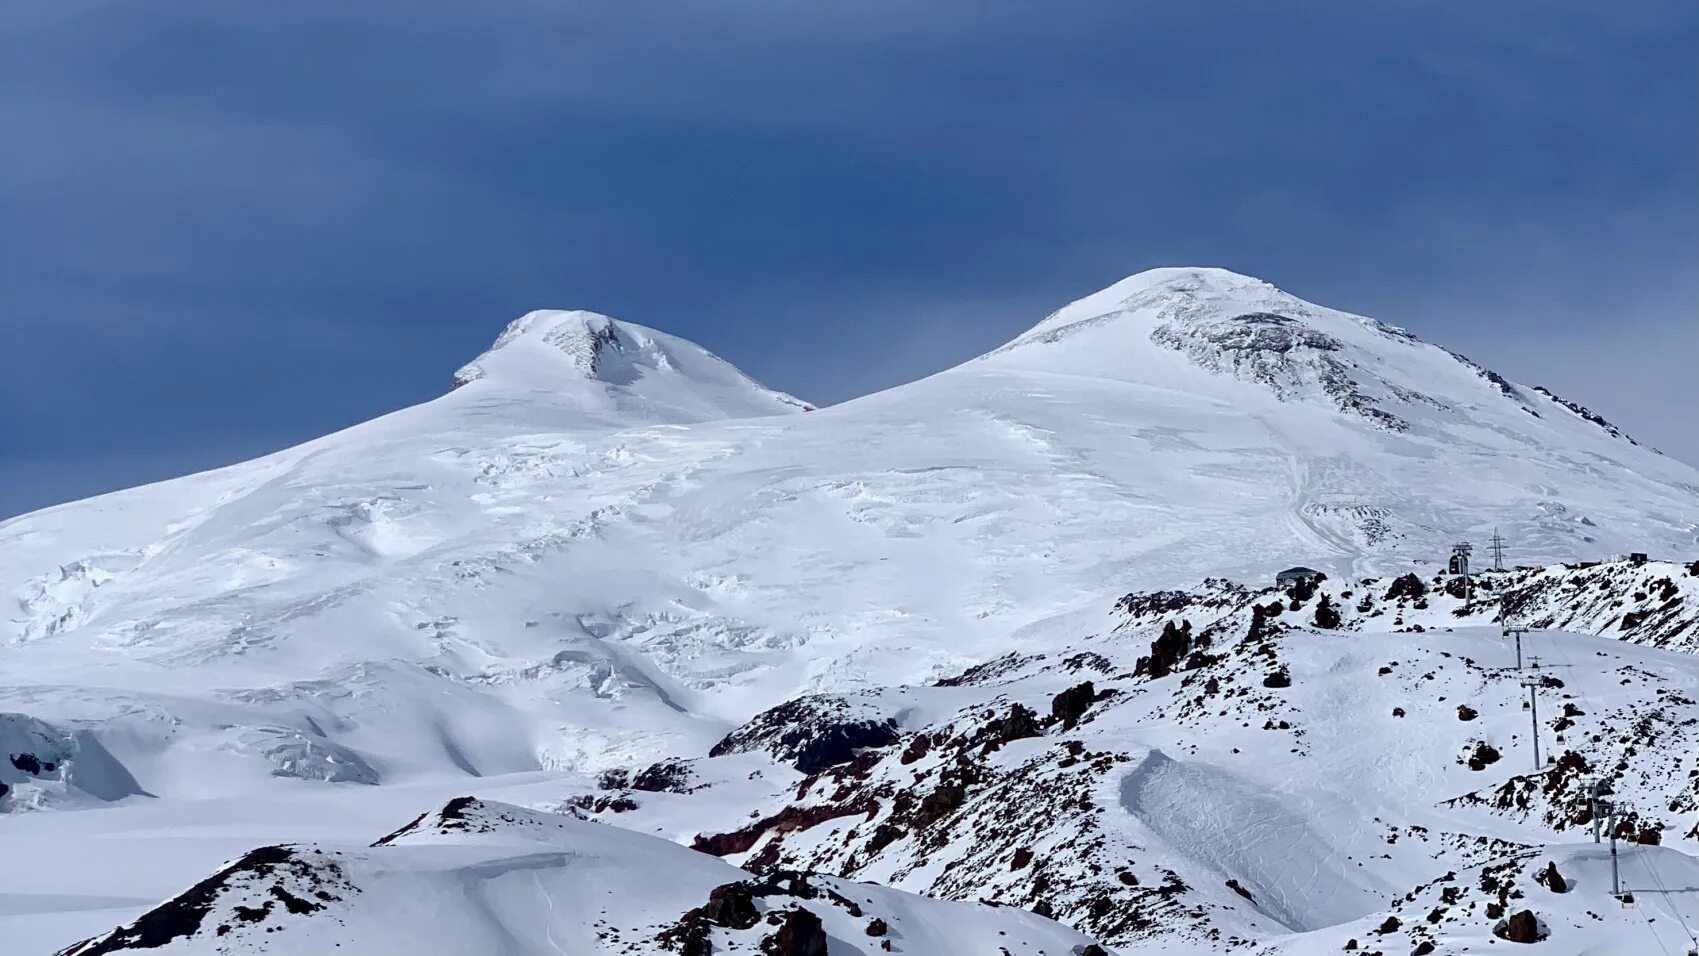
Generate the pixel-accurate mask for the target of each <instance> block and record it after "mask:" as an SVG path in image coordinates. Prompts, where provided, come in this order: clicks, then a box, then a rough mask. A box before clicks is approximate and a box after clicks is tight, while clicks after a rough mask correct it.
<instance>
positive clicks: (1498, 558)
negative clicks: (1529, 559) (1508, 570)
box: [1492, 528, 1504, 571]
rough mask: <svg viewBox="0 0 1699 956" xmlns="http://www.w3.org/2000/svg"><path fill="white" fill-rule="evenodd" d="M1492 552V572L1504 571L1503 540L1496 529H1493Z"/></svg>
mask: <svg viewBox="0 0 1699 956" xmlns="http://www.w3.org/2000/svg"><path fill="white" fill-rule="evenodd" d="M1492 552H1493V570H1494V571H1503V570H1504V539H1503V538H1501V537H1499V534H1498V529H1497V528H1494V529H1493V542H1492Z"/></svg>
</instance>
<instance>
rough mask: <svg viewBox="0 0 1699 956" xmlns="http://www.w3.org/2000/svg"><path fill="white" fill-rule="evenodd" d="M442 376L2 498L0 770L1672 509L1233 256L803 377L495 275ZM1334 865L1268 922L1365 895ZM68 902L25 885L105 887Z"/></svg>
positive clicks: (199, 780) (629, 752) (1434, 557)
mask: <svg viewBox="0 0 1699 956" xmlns="http://www.w3.org/2000/svg"><path fill="white" fill-rule="evenodd" d="M454 382H455V384H456V387H455V388H454V389H453V390H452V391H450V392H449V393H448V394H446V395H444V396H443V397H441V398H439V399H437V400H435V401H432V402H428V403H425V404H423V405H420V406H416V407H414V408H409V409H404V410H402V411H399V412H396V413H394V414H392V415H388V416H384V417H382V418H379V419H376V420H374V421H371V422H367V423H365V424H363V425H359V426H356V427H354V428H351V429H348V430H346V431H343V432H339V433H337V434H334V435H330V436H327V437H325V438H322V439H318V440H316V441H313V442H309V443H307V444H305V445H302V446H299V447H296V448H292V449H288V450H285V451H282V452H279V453H277V454H275V455H270V456H267V457H264V458H260V459H256V460H255V461H252V462H247V463H244V464H240V465H236V466H233V467H230V468H226V469H221V470H219V471H214V472H209V473H206V474H201V475H194V476H189V477H186V478H181V479H177V480H174V481H168V482H162V483H160V484H156V485H151V486H146V487H142V488H137V489H132V490H129V491H125V492H119V493H117V494H113V495H106V496H102V497H100V498H95V499H90V500H89V501H84V502H77V503H73V504H68V505H63V506H60V507H57V508H51V509H47V510H45V511H42V512H38V513H35V514H31V515H25V516H22V517H19V518H15V519H12V520H10V521H6V522H3V523H0V595H9V596H10V598H11V604H10V606H9V607H8V608H7V609H6V610H5V611H4V612H0V712H3V713H4V714H5V716H4V717H3V718H0V719H3V720H4V721H5V724H4V726H6V727H9V728H12V730H10V731H8V732H7V733H8V735H9V736H8V737H7V739H8V740H10V739H11V737H12V736H13V735H18V734H26V735H31V736H30V738H29V739H31V740H38V741H46V742H43V743H32V744H31V745H30V746H32V747H34V748H35V749H38V750H42V751H43V752H44V753H46V752H50V753H52V754H54V755H57V757H58V760H56V761H53V762H54V763H55V769H54V770H53V771H51V772H49V773H46V774H35V773H25V772H23V771H21V770H20V771H18V772H17V773H10V772H8V774H7V775H6V776H4V777H0V784H4V785H5V786H6V787H7V792H6V793H5V794H0V811H17V810H24V809H30V808H52V807H67V808H70V807H86V806H99V807H108V808H112V809H108V810H102V811H101V812H102V813H107V812H111V813H118V814H127V813H130V812H132V810H133V809H134V808H135V807H137V806H139V805H144V804H150V803H160V802H162V803H166V804H171V805H179V806H190V805H205V806H209V807H210V806H220V807H228V806H229V805H230V804H229V803H227V802H225V801H231V800H235V801H243V800H261V799H272V798H273V795H275V794H279V793H295V792H296V789H295V788H297V787H307V788H309V789H312V788H319V789H327V790H328V792H331V793H335V794H346V796H342V797H338V798H337V799H345V800H348V801H368V800H370V801H372V805H374V806H375V805H377V804H378V803H381V802H383V801H384V800H385V799H386V798H382V797H371V796H367V795H365V794H364V793H363V791H388V792H411V791H410V790H409V788H414V787H426V788H431V787H436V786H439V785H447V784H448V783H452V782H458V784H457V786H459V789H465V787H464V784H465V783H466V782H467V781H468V780H469V778H478V779H483V780H494V779H496V778H503V779H508V778H511V775H515V774H519V775H525V774H535V773H539V772H542V773H549V774H556V775H559V776H560V777H561V779H576V778H575V777H574V776H573V775H574V774H596V773H599V772H601V771H604V770H609V769H617V768H628V769H629V768H638V767H641V766H643V765H646V764H647V763H649V762H652V761H655V760H659V759H663V758H669V757H692V756H699V755H702V754H705V753H706V752H707V751H708V750H709V748H710V747H711V746H712V745H713V744H714V743H715V742H716V741H719V740H720V739H721V738H722V737H724V736H725V735H726V734H727V733H728V732H729V731H731V730H733V729H734V728H736V727H738V726H739V725H740V724H742V723H743V722H744V721H746V720H747V719H748V718H749V717H750V716H751V715H753V714H755V713H757V712H759V711H762V710H764V709H766V708H768V707H770V706H772V705H773V704H776V703H778V702H780V701H783V700H786V699H788V698H791V697H794V696H796V695H799V694H806V693H811V692H821V691H830V692H833V693H843V692H845V691H847V690H853V689H855V688H870V689H873V688H886V687H894V686H900V685H914V684H922V685H923V684H927V683H930V682H931V681H933V680H935V679H937V678H940V677H944V676H948V675H951V674H955V673H957V672H959V671H961V670H962V669H963V668H966V667H969V666H971V665H974V664H978V663H981V662H984V661H986V660H990V659H993V658H996V657H998V656H999V655H1002V654H1004V653H1006V652H1008V651H1010V650H1012V649H1017V648H1019V649H1031V648H1035V647H1036V648H1046V647H1053V646H1057V647H1059V646H1065V645H1066V644H1068V643H1070V642H1073V641H1077V640H1079V639H1080V637H1081V635H1082V634H1089V633H1092V632H1093V629H1095V628H1096V627H1097V626H1098V625H1099V624H1100V623H1101V621H1102V614H1103V610H1102V609H1103V602H1104V599H1105V596H1106V595H1113V594H1120V593H1124V592H1126V591H1127V590H1128V589H1140V590H1148V589H1154V588H1165V587H1168V588H1171V587H1180V586H1190V585H1192V584H1194V583H1195V582H1196V581H1198V580H1200V579H1202V578H1205V577H1208V576H1212V575H1226V576H1233V577H1238V578H1241V579H1245V580H1251V581H1258V580H1262V579H1265V578H1266V576H1267V575H1268V574H1269V573H1271V572H1272V571H1273V570H1275V569H1278V568H1281V567H1285V566H1287V565H1290V564H1298V563H1301V564H1306V565H1310V566H1314V567H1317V568H1321V569H1323V570H1326V571H1328V572H1330V573H1332V574H1334V575H1335V576H1336V577H1341V578H1346V577H1348V578H1356V577H1362V576H1368V575H1379V574H1401V573H1404V572H1405V571H1408V570H1411V569H1412V568H1414V569H1416V570H1419V571H1420V572H1421V573H1422V574H1423V575H1424V576H1425V575H1427V574H1428V573H1429V572H1430V571H1431V570H1432V569H1433V568H1434V567H1435V564H1436V562H1437V561H1439V560H1440V559H1441V558H1442V557H1443V555H1444V553H1445V552H1446V550H1447V549H1448V547H1449V545H1450V543H1451V542H1452V541H1454V540H1457V539H1459V538H1470V537H1473V538H1476V539H1479V538H1481V537H1483V536H1484V535H1485V534H1487V533H1489V532H1490V530H1491V529H1493V528H1495V527H1496V528H1499V529H1501V530H1502V531H1503V533H1504V534H1505V535H1506V537H1507V538H1508V539H1509V540H1510V542H1511V548H1512V553H1511V557H1512V560H1513V561H1515V562H1516V563H1528V564H1534V563H1538V564H1545V563H1553V562H1559V561H1574V560H1581V559H1597V558H1602V557H1606V556H1608V555H1611V554H1614V553H1618V552H1627V551H1649V552H1652V553H1653V554H1654V556H1658V557H1668V558H1677V557H1682V556H1684V555H1685V556H1688V557H1689V558H1690V557H1691V555H1692V553H1693V552H1694V550H1695V542H1696V536H1699V473H1696V472H1695V470H1694V469H1693V468H1692V467H1690V466H1688V465H1685V464H1683V463H1681V462H1677V461H1674V460H1672V459H1669V458H1667V457H1665V456H1662V455H1660V454H1658V453H1656V452H1655V451H1654V450H1652V449H1649V448H1646V447H1644V446H1642V445H1638V444H1636V443H1634V442H1633V441H1632V440H1631V439H1629V438H1628V437H1627V436H1625V435H1623V434H1622V433H1621V432H1620V430H1618V429H1615V428H1614V427H1613V426H1610V425H1609V423H1604V422H1602V420H1600V419H1598V418H1597V416H1595V415H1592V413H1590V412H1587V411H1586V410H1585V409H1583V408H1580V407H1579V406H1575V405H1573V404H1571V403H1566V402H1564V401H1562V400H1560V399H1557V398H1555V397H1553V396H1551V395H1550V394H1549V393H1546V392H1543V391H1540V390H1538V389H1535V388H1530V387H1526V386H1523V385H1519V384H1516V383H1511V382H1508V381H1505V380H1504V379H1502V378H1501V377H1499V376H1497V375H1495V374H1494V373H1491V372H1490V371H1488V370H1485V369H1482V368H1480V367H1479V366H1477V365H1475V364H1473V363H1471V362H1469V361H1468V360H1466V359H1463V358H1462V357H1460V356H1456V355H1453V354H1451V353H1449V352H1446V351H1445V350H1443V349H1440V348H1437V347H1435V346H1431V345H1427V344H1425V343H1422V342H1420V341H1417V340H1416V339H1414V338H1413V337H1411V336H1409V335H1408V334H1407V333H1404V332H1402V331H1400V330H1398V329H1395V328H1393V327H1390V326H1386V325H1383V324H1381V323H1377V322H1374V321H1373V320H1369V319H1366V318H1362V317H1358V316H1352V315H1348V314H1345V313H1340V312H1336V311H1332V310H1328V309H1324V308H1321V307H1319V306H1315V305H1311V304H1309V303H1305V302H1302V301H1301V300H1298V299H1296V298H1293V297H1291V296H1289V295H1286V294H1285V293H1282V292H1280V291H1279V290H1277V289H1274V288H1273V287H1272V286H1269V285H1267V284H1265V283H1262V282H1259V281H1257V280H1254V279H1249V278H1247V277H1243V276H1237V275H1233V274H1231V273H1226V272H1222V271H1220V270H1209V269H1168V270H1156V271H1153V272H1148V273H1141V274H1140V275H1138V276H1134V277H1132V278H1129V279H1127V280H1125V281H1123V282H1121V283H1118V284H1116V285H1115V286H1112V287H1111V288H1109V289H1107V290H1104V291H1103V292H1100V293H1097V294H1095V295H1093V296H1089V297H1087V298H1086V299H1082V300H1080V301H1079V302H1076V303H1074V304H1072V305H1070V306H1067V307H1065V308H1064V309H1062V310H1060V311H1058V312H1057V313H1055V314H1054V315H1052V316H1051V317H1049V318H1048V319H1046V320H1044V321H1043V322H1042V323H1040V324H1039V325H1038V326H1036V327H1035V328H1034V329H1033V330H1032V331H1031V332H1029V333H1027V334H1026V335H1023V336H1021V337H1019V338H1017V339H1016V340H1015V341H1013V342H1011V343H1010V344H1009V345H1008V346H1005V347H1004V348H1001V349H998V350H996V351H994V352H992V353H991V354H989V355H987V356H984V357H983V358H981V359H978V360H975V361H971V362H968V363H966V364H964V365H962V366H959V367H957V368H954V369H950V370H947V371H945V372H941V373H939V374H937V375H934V376H931V377H929V378H926V379H923V380H921V381H918V382H915V383H912V384H910V385H906V386H903V387H900V388H896V389H892V390H889V391H886V392H881V393H878V394H875V395H870V396H867V397H866V398H862V399H859V400H856V401H853V402H849V403H846V404H844V405H840V406H835V407H832V408H826V409H819V410H812V411H811V410H810V408H809V406H807V405H806V404H804V403H803V402H801V401H799V400H797V399H794V398H792V397H790V396H787V395H783V394H780V393H777V392H773V391H771V390H768V389H765V388H764V387H762V386H760V385H759V384H758V383H755V382H754V381H752V380H750V379H749V378H748V377H747V376H744V375H743V374H742V373H740V372H738V371H737V370H736V369H735V368H732V367H731V366H730V365H727V364H726V363H724V362H723V361H721V360H719V359H718V358H716V357H714V356H713V355H711V354H709V353H708V352H706V351H705V350H703V349H701V348H699V347H697V346H695V345H693V344H691V343H689V342H686V341H684V340H682V339H678V338H676V337H673V336H669V335H666V334H664V333H661V332H657V331H654V330H651V329H646V328H643V327H641V326H637V325H633V324H630V323H626V322H622V321H617V320H613V319H609V318H607V317H604V316H597V315H594V314H591V313H583V312H538V313H532V314H530V315H528V316H525V317H523V318H521V319H520V320H518V321H517V322H515V323H513V324H512V325H510V326H509V327H508V329H507V330H506V331H505V332H503V333H502V335H501V336H500V337H499V338H498V339H497V341H496V343H495V345H494V346H492V348H491V349H490V350H489V351H488V352H486V353H485V354H484V355H482V356H480V357H478V358H477V359H475V360H474V361H473V362H471V363H469V364H468V365H467V366H465V367H464V368H462V369H461V370H460V371H459V372H458V373H457V374H456V376H455V378H454ZM805 412H807V413H806V414H804V413H805ZM1607 610H1608V609H1605V608H1594V609H1592V610H1591V611H1589V612H1588V613H1589V614H1593V615H1594V616H1595V617H1597V616H1600V615H1604V616H1609V615H1608V613H1607ZM1577 620H1579V618H1577ZM1571 626H1580V625H1571ZM1648 626H1650V625H1648ZM1676 631H1677V632H1679V633H1676V634H1675V635H1674V636H1673V637H1672V638H1671V639H1670V641H1664V642H1662V643H1672V642H1674V644H1679V643H1680V642H1682V641H1686V640H1687V638H1686V637H1685V636H1684V635H1685V632H1684V631H1683V628H1682V627H1677V628H1676ZM19 746H20V747H21V746H22V745H21V744H20V745H19ZM1154 749H1156V750H1160V751H1161V752H1162V753H1163V754H1164V755H1165V756H1167V757H1169V758H1174V757H1176V756H1177V755H1176V754H1174V753H1172V752H1171V751H1170V750H1169V749H1168V748H1166V747H1160V746H1158V747H1156V748H1154ZM1173 776H1174V775H1171V774H1156V775H1155V777H1154V778H1153V779H1169V778H1170V777H1173ZM1176 779H1178V778H1176ZM315 792H317V791H316V790H315ZM1163 793H1164V791H1163V790H1162V789H1161V788H1160V787H1157V788H1156V789H1153V790H1151V791H1150V792H1149V793H1144V792H1143V791H1140V793H1139V794H1136V795H1135V796H1136V798H1137V799H1135V801H1134V802H1135V804H1137V803H1138V802H1139V801H1150V800H1159V799H1170V798H1169V797H1164V796H1163ZM1298 812H1308V811H1307V810H1304V809H1303V808H1300V810H1299V811H1298ZM28 816H31V815H19V814H11V815H7V814H4V813H0V827H7V828H13V829H16V828H19V827H26V826H42V825H43V824H34V823H29V822H20V821H23V820H25V818H26V817H28ZM292 838H293V839H313V836H312V834H311V833H310V832H309V833H307V834H306V835H305V836H298V837H292ZM241 849H243V848H242V847H233V846H230V845H228V844H222V843H221V844H220V845H219V846H218V848H217V851H216V852H217V854H219V856H218V858H224V857H227V856H229V855H230V854H231V853H233V852H240V850H241ZM207 852H209V853H210V852H213V850H212V848H211V847H208V848H207ZM1315 852H1316V853H1325V852H1326V850H1325V848H1319V849H1317V850H1316V851H1315ZM192 862H194V863H195V864H196V866H195V870H196V871H197V872H199V871H202V870H204V869H206V868H207V867H208V866H210V864H211V863H213V862H216V859H208V858H203V857H195V858H194V859H193V861H192ZM1269 885H1271V886H1272V885H1274V884H1273V883H1270V884H1269ZM74 889H75V888H74V887H68V888H64V893H66V894H69V895H75V893H74V892H73V891H74ZM166 889H169V887H156V886H154V885H153V884H152V883H147V884H146V885H145V886H141V885H137V886H134V887H130V888H127V889H123V888H121V889H120V890H118V891H115V893H114V894H111V895H113V896H115V897H123V898H126V899H129V898H131V897H128V896H125V894H126V893H136V894H142V895H145V894H147V893H157V892H161V891H163V890H166ZM13 891H16V892H19V893H28V892H34V891H33V890H31V889H28V888H27V887H26V886H24V885H22V884H10V885H0V894H4V893H9V892H13ZM52 892H60V891H59V890H54V891H52ZM1340 892H1341V893H1342V894H1344V895H1343V896H1341V902H1339V903H1338V905H1337V906H1334V905H1333V904H1323V903H1320V902H1317V903H1315V905H1314V906H1313V907H1311V906H1310V905H1309V904H1305V905H1304V906H1298V905H1297V904H1296V903H1294V904H1293V906H1292V907H1288V908H1287V909H1286V910H1285V911H1283V912H1281V911H1275V910H1271V911H1270V912H1269V913H1267V914H1265V918H1264V919H1263V921H1262V922H1259V923H1258V924H1257V925H1258V926H1261V927H1273V926H1275V925H1276V924H1278V925H1279V926H1281V927H1283V928H1284V929H1287V930H1289V929H1294V928H1301V927H1304V926H1308V925H1313V924H1315V923H1318V922H1325V921H1328V920H1332V919H1334V918H1335V917H1336V916H1337V915H1338V914H1339V913H1340V912H1344V911H1351V910H1354V909H1356V908H1357V905H1358V904H1357V903H1356V902H1354V901H1353V900H1354V898H1353V897H1352V895H1351V894H1352V893H1354V892H1357V891H1355V890H1341V891H1340ZM18 905H19V906H20V907H23V908H24V909H26V910H28V912H30V913H32V914H33V913H36V912H37V911H36V910H33V909H28V906H29V905H33V904H18ZM6 906H7V904H0V920H3V919H5V915H4V914H5V912H7V909H6ZM30 918H31V919H33V918H34V917H33V916H31V917H30ZM70 919H71V921H70V922H68V923H67V922H63V921H61V920H58V919H53V920H49V921H48V922H47V923H43V924H40V925H44V926H45V925H49V924H51V926H52V927H54V928H53V930H52V931H53V932H63V931H64V928H65V927H67V926H70V925H72V924H73V923H75V924H76V925H77V926H78V927H79V930H78V931H79V932H84V933H85V934H86V933H89V932H94V931H95V930H97V929H99V928H100V926H99V925H98V923H89V924H82V923H77V922H76V919H75V918H70ZM89 919H90V920H94V919H95V917H92V916H91V917H89ZM100 919H105V917H104V916H102V917H100ZM108 922H110V921H108ZM1248 931H1249V928H1248V924H1247V932H1248ZM1270 931H1272V929H1271V930H1270ZM44 942H46V941H45V940H44ZM52 942H54V943H62V942H64V940H62V939H55V940H52Z"/></svg>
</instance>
